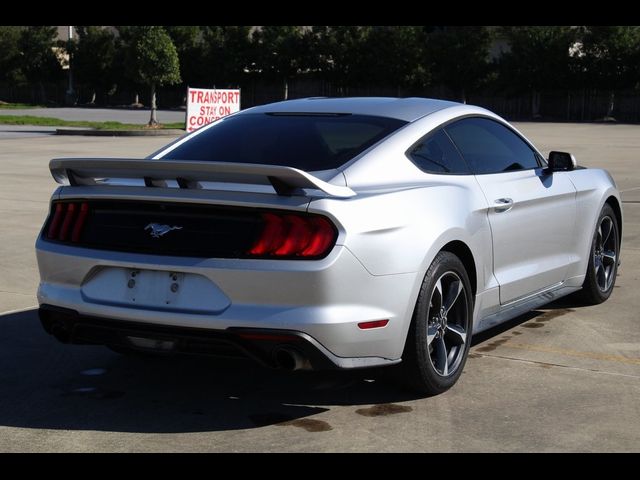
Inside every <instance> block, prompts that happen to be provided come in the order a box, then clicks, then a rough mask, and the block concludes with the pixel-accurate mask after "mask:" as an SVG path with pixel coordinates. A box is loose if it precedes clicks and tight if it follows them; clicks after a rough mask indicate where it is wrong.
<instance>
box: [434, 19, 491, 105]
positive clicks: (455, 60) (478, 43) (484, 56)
mask: <svg viewBox="0 0 640 480" xmlns="http://www.w3.org/2000/svg"><path fill="white" fill-rule="evenodd" d="M491 40H492V30H491V29H489V28H488V27H477V26H467V27H463V26H442V27H437V28H435V29H433V30H432V31H431V32H430V33H429V34H428V35H427V39H426V49H425V57H426V58H425V63H426V64H427V65H428V70H430V71H431V72H432V74H433V80H434V82H435V83H438V84H441V85H446V86H447V87H449V88H451V89H452V90H453V91H454V92H455V94H456V95H457V96H458V98H459V100H460V101H462V102H464V103H466V101H467V93H468V92H469V91H470V90H473V89H474V88H477V87H478V86H479V85H481V84H482V83H483V82H484V81H485V80H486V79H487V77H488V75H489V73H490V71H491V63H490V61H489V47H490V46H491Z"/></svg>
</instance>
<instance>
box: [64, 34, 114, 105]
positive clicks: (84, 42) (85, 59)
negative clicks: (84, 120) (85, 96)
mask: <svg viewBox="0 0 640 480" xmlns="http://www.w3.org/2000/svg"><path fill="white" fill-rule="evenodd" d="M76 32H77V33H78V38H77V41H76V42H74V47H73V71H74V75H75V76H76V78H77V80H78V82H79V83H80V84H82V85H84V86H86V87H88V88H89V89H90V90H91V92H92V95H91V100H90V101H89V103H95V99H96V90H99V91H106V92H108V91H110V90H112V89H113V86H114V84H115V83H117V81H116V79H117V71H118V69H117V68H116V63H115V60H116V39H115V35H114V34H113V33H112V32H111V31H110V30H108V29H106V28H103V27H98V26H77V27H76Z"/></svg>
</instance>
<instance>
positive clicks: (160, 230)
mask: <svg viewBox="0 0 640 480" xmlns="http://www.w3.org/2000/svg"><path fill="white" fill-rule="evenodd" d="M144 229H145V230H149V229H151V236H152V237H153V238H160V237H162V236H163V235H166V234H167V233H169V232H170V231H171V230H182V227H178V226H176V225H174V226H173V227H171V226H169V225H161V224H159V223H150V224H149V225H147V226H146V227H144Z"/></svg>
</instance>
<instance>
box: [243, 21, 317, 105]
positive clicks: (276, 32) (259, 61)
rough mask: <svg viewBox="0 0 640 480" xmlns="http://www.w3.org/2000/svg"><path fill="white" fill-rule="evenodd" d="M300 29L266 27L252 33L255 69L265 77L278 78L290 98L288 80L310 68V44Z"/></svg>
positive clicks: (294, 27)
mask: <svg viewBox="0 0 640 480" xmlns="http://www.w3.org/2000/svg"><path fill="white" fill-rule="evenodd" d="M308 38H309V37H308V36H307V35H305V34H304V31H303V29H302V28H301V27H296V26H282V25H280V26H274V25H270V26H264V27H261V28H260V29H258V30H256V32H254V34H253V42H254V45H255V47H256V57H255V59H256V68H257V70H258V71H259V72H261V73H262V74H263V75H264V76H266V77H271V78H277V79H280V80H281V81H282V84H283V87H284V99H285V100H287V99H288V98H289V80H290V79H291V78H293V77H294V76H296V75H297V74H298V73H301V72H304V71H306V70H308V68H309V52H310V44H309V42H308Z"/></svg>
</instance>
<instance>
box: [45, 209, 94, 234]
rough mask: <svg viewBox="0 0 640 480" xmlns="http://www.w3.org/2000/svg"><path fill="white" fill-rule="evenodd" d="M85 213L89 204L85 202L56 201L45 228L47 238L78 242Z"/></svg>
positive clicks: (85, 217) (86, 213)
mask: <svg viewBox="0 0 640 480" xmlns="http://www.w3.org/2000/svg"><path fill="white" fill-rule="evenodd" d="M87 215H89V204H88V203H86V202H83V203H74V202H70V203H56V204H55V209H54V213H53V218H52V219H51V221H50V222H49V228H48V229H47V238H49V239H51V240H59V241H61V242H68V241H71V242H74V243H77V242H79V241H80V237H81V236H82V229H83V228H84V224H85V222H86V220H87Z"/></svg>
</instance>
